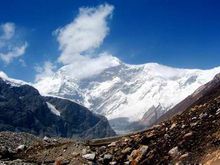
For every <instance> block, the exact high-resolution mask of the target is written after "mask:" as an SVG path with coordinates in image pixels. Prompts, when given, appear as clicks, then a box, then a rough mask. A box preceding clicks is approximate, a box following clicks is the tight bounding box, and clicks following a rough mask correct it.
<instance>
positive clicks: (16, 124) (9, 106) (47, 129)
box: [0, 78, 115, 138]
mask: <svg viewBox="0 0 220 165" xmlns="http://www.w3.org/2000/svg"><path fill="white" fill-rule="evenodd" d="M0 131H14V132H29V133H32V134H35V135H39V136H45V135H47V136H61V137H75V138H77V137H80V138H98V137H99V138H101V137H107V136H113V135H115V133H114V131H113V130H112V129H111V127H110V126H109V123H108V121H107V119H106V118H105V117H103V116H100V115H96V114H93V113H92V112H91V111H89V110H88V109H87V108H85V107H83V106H80V105H78V104H76V103H74V102H72V101H69V100H65V99H61V98H53V97H47V98H45V97H42V96H41V95H40V94H39V92H38V91H37V90H36V89H35V88H33V87H31V86H29V85H21V84H15V83H14V82H12V83H11V81H8V80H4V79H2V78H0Z"/></svg>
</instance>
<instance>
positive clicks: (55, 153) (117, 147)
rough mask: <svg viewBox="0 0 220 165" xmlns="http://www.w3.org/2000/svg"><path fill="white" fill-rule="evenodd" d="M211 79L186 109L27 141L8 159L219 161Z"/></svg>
mask: <svg viewBox="0 0 220 165" xmlns="http://www.w3.org/2000/svg"><path fill="white" fill-rule="evenodd" d="M211 84H215V85H213V86H212V89H211V90H208V92H204V93H203V96H202V97H200V98H199V99H198V100H197V101H196V102H195V103H194V104H193V105H191V106H190V107H189V108H187V109H186V110H185V111H184V112H182V113H180V114H177V115H176V116H173V117H172V118H171V119H169V120H166V121H163V122H161V123H159V124H158V125H155V126H154V127H152V128H150V129H148V130H145V131H141V132H137V133H133V134H129V135H124V136H120V137H113V138H106V139H94V140H89V141H84V142H74V141H68V140H65V141H62V140H58V141H57V140H54V139H49V140H48V139H47V140H46V142H45V141H43V140H41V141H40V142H37V143H32V144H30V145H29V146H27V148H26V149H23V150H22V151H20V152H15V153H14V154H13V153H12V155H11V158H10V161H17V160H16V159H18V158H19V159H20V161H22V162H27V163H32V164H37V163H42V162H44V163H45V164H50V163H51V164H52V163H54V162H56V165H59V164H106V165H107V164H111V165H113V164H131V165H137V164H138V165H141V164H143V165H146V164H175V163H179V164H199V163H202V164H218V163H219V162H220V78H219V75H218V76H216V78H215V79H214V80H213V81H212V82H211ZM2 137H4V135H3V136H0V142H1V141H2V140H1V139H2ZM14 137H16V136H13V138H14ZM3 141H4V140H3ZM33 141H36V140H33ZM1 144H3V143H1ZM18 144H22V143H18ZM3 146H4V145H3ZM6 162H7V161H6Z"/></svg>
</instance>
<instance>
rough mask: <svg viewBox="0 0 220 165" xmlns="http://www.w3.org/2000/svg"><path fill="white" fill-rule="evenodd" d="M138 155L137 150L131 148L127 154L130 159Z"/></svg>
mask: <svg viewBox="0 0 220 165" xmlns="http://www.w3.org/2000/svg"><path fill="white" fill-rule="evenodd" d="M137 156H138V150H133V151H132V152H131V154H130V156H129V158H128V159H129V160H130V161H132V160H133V159H135V158H136V157H137Z"/></svg>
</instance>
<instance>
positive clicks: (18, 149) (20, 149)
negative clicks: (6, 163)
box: [16, 144, 27, 152]
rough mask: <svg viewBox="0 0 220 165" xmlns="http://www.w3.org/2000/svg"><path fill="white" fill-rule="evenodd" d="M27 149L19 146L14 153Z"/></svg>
mask: <svg viewBox="0 0 220 165" xmlns="http://www.w3.org/2000/svg"><path fill="white" fill-rule="evenodd" d="M26 148H27V147H26V146H25V145H23V144H22V145H19V146H18V147H17V148H16V151H17V152H20V151H23V150H25V149H26Z"/></svg>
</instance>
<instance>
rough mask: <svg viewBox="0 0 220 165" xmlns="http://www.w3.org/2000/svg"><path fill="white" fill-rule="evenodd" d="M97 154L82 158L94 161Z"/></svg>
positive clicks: (86, 155)
mask: <svg viewBox="0 0 220 165" xmlns="http://www.w3.org/2000/svg"><path fill="white" fill-rule="evenodd" d="M95 156H96V155H95V153H91V154H85V155H83V156H82V157H83V158H85V159H87V160H94V159H95Z"/></svg>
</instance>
